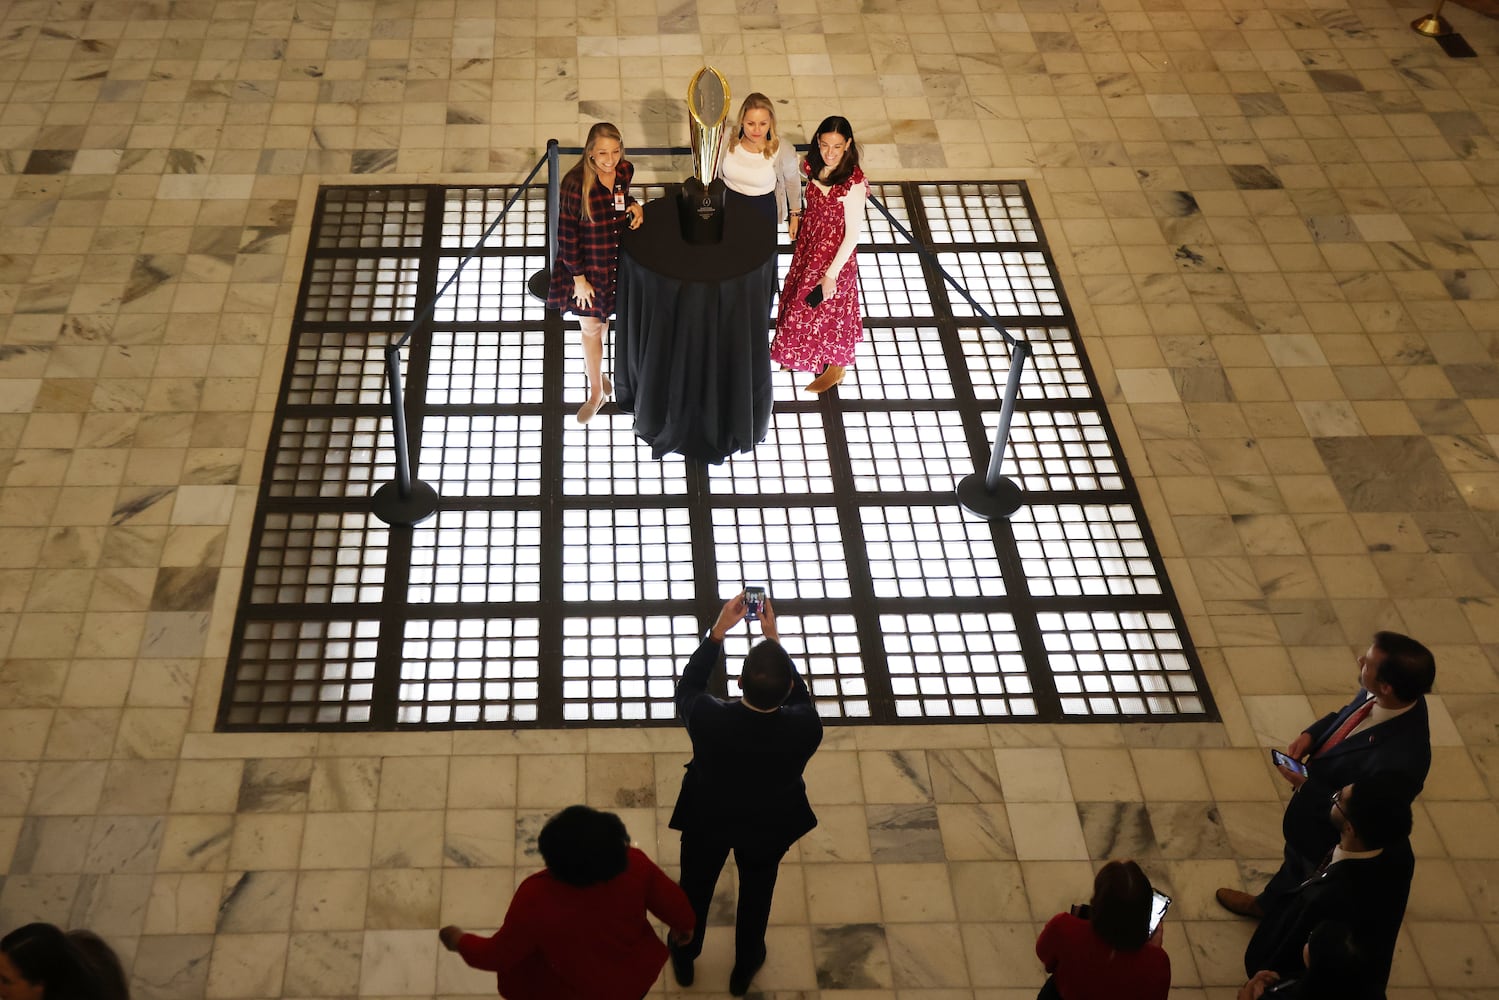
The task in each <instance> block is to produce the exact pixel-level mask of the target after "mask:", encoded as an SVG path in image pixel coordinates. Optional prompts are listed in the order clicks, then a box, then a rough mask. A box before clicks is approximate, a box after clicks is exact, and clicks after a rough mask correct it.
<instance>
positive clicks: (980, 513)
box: [958, 340, 1031, 521]
mask: <svg viewBox="0 0 1499 1000" xmlns="http://www.w3.org/2000/svg"><path fill="white" fill-rule="evenodd" d="M1010 351H1011V354H1010V376H1009V378H1008V379H1007V380H1006V381H1005V394H1004V398H1003V399H1002V400H1001V401H1000V404H999V426H997V427H995V428H994V447H993V449H992V450H991V451H990V452H989V468H988V470H986V472H985V473H984V475H983V476H980V475H979V474H978V473H977V472H974V473H970V474H969V475H967V476H964V477H963V479H962V480H961V481H960V482H959V483H958V503H959V505H961V506H962V508H963V509H964V510H966V511H968V513H970V514H973V515H974V516H976V517H982V518H985V519H986V520H991V521H992V520H994V519H995V518H999V517H1009V516H1010V515H1011V514H1013V513H1015V512H1016V511H1017V510H1019V509H1020V507H1021V504H1022V503H1023V502H1024V491H1023V490H1021V488H1020V484H1019V483H1017V482H1015V481H1014V480H1013V479H1010V478H1008V477H1006V476H1004V475H1002V474H1001V472H1000V470H1001V469H1002V468H1003V467H1004V463H1005V447H1006V445H1007V444H1008V442H1009V440H1010V421H1011V420H1012V419H1013V418H1014V416H1015V399H1016V397H1018V396H1019V395H1020V377H1021V374H1022V373H1023V371H1024V369H1025V362H1026V359H1028V358H1029V357H1030V356H1031V345H1030V344H1029V343H1027V342H1026V341H1023V340H1016V341H1011V344H1010Z"/></svg>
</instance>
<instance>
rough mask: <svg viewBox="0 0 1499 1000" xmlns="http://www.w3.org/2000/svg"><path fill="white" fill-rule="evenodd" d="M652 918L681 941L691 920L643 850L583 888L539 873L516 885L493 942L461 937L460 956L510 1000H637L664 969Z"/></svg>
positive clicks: (682, 899)
mask: <svg viewBox="0 0 1499 1000" xmlns="http://www.w3.org/2000/svg"><path fill="white" fill-rule="evenodd" d="M646 911H650V912H651V913H653V914H654V915H655V916H656V917H658V918H659V919H660V920H662V921H663V922H664V923H665V924H666V925H667V926H668V927H670V928H671V929H672V930H673V931H675V932H677V934H679V935H686V934H687V933H689V932H690V931H692V930H693V926H694V924H695V923H696V918H695V917H694V916H693V913H692V904H690V903H689V902H687V894H686V893H684V892H683V891H682V890H681V888H680V887H678V885H677V884H676V883H675V882H673V881H672V880H671V879H670V878H668V877H667V875H666V873H665V872H663V871H662V870H661V869H660V868H658V867H656V863H655V862H654V861H652V860H651V859H650V858H648V857H646V856H645V854H644V853H642V852H641V851H637V850H636V849H635V848H633V847H632V848H630V861H629V866H628V867H627V868H626V869H625V870H624V872H623V873H621V874H619V875H616V876H615V877H614V878H612V879H610V880H609V881H607V882H600V883H598V884H597V885H590V886H588V887H586V888H578V887H577V886H572V885H568V884H567V883H565V882H559V881H558V880H557V879H555V878H553V877H552V875H551V873H550V872H547V871H540V872H537V873H536V874H535V875H532V876H531V877H530V878H528V879H526V880H525V881H524V882H522V883H521V884H520V888H518V889H516V890H515V898H513V899H512V900H511V901H510V909H509V910H508V911H506V913H505V923H504V924H503V925H502V926H501V927H500V929H499V930H498V931H496V932H495V933H494V935H493V936H492V937H480V936H479V935H477V934H465V935H463V937H461V938H459V939H458V953H459V954H460V955H462V956H463V960H464V961H465V962H467V963H468V964H469V965H471V966H473V967H474V968H476V969H485V970H487V971H489V972H493V973H495V979H496V981H497V985H498V986H499V990H500V995H501V996H502V997H505V998H507V1000H640V998H641V997H643V996H645V994H646V992H647V991H649V990H650V988H651V986H652V985H654V984H655V982H656V977H657V976H659V975H660V974H661V967H662V966H663V965H665V964H666V945H665V944H663V943H662V941H661V939H660V938H659V937H657V936H656V931H655V929H654V928H652V927H651V925H650V922H649V921H647V920H646V917H645V915H646Z"/></svg>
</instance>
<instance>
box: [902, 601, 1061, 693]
mask: <svg viewBox="0 0 1499 1000" xmlns="http://www.w3.org/2000/svg"><path fill="white" fill-rule="evenodd" d="M880 628H881V630H882V631H883V632H884V633H885V635H886V636H887V639H886V642H885V650H886V653H885V656H886V660H887V662H888V664H889V670H890V692H891V695H892V697H893V699H894V702H895V714H896V715H897V717H899V718H902V719H917V718H928V719H944V720H947V719H950V720H960V719H973V720H977V719H982V718H1012V717H1026V716H1035V715H1037V714H1038V706H1037V703H1036V698H1035V692H1034V690H1033V686H1032V681H1031V677H1030V673H1029V670H1028V668H1027V664H1026V658H1025V656H1024V655H1023V652H1022V649H1021V644H1020V637H1019V636H1018V635H1017V634H1016V629H1015V620H1014V618H1013V616H1011V615H1008V614H1004V613H990V614H984V613H981V612H970V613H967V614H960V613H959V614H953V613H949V614H920V613H912V614H885V615H881V616H880Z"/></svg>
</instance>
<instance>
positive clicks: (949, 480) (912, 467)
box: [843, 410, 985, 493]
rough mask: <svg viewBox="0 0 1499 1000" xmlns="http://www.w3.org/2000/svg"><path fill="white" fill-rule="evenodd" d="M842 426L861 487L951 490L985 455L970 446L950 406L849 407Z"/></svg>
mask: <svg viewBox="0 0 1499 1000" xmlns="http://www.w3.org/2000/svg"><path fill="white" fill-rule="evenodd" d="M843 429H844V432H845V433H846V434H847V435H848V465H849V472H850V473H851V475H852V477H853V485H854V489H856V490H859V491H860V492H871V493H936V492H951V491H953V490H956V489H957V488H958V480H960V479H962V478H963V477H964V476H966V475H968V473H970V472H972V471H973V468H974V463H975V462H982V461H984V459H985V456H984V455H982V454H980V455H975V454H974V452H973V449H972V448H971V447H969V444H968V441H967V438H966V431H965V430H964V428H963V418H962V415H961V414H959V413H958V412H957V411H955V410H869V411H865V412H862V413H861V412H858V411H853V412H850V413H847V414H845V415H844V418H843Z"/></svg>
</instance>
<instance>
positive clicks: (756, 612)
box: [744, 587, 765, 621]
mask: <svg viewBox="0 0 1499 1000" xmlns="http://www.w3.org/2000/svg"><path fill="white" fill-rule="evenodd" d="M744 606H745V608H746V609H747V613H746V614H745V616H744V617H746V618H748V619H749V620H750V621H755V620H756V619H757V618H759V617H760V616H761V615H763V614H764V613H765V588H764V587H745V588H744Z"/></svg>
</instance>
